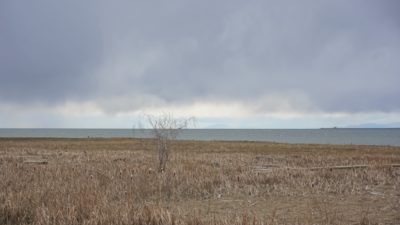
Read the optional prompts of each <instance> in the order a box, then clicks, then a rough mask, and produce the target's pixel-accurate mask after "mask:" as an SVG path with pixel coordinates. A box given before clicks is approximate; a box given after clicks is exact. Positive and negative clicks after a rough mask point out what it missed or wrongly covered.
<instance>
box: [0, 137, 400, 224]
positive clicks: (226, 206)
mask: <svg viewBox="0 0 400 225" xmlns="http://www.w3.org/2000/svg"><path fill="white" fill-rule="evenodd" d="M170 151H171V155H170V160H169V162H168V164H167V168H166V171H165V172H163V173H160V172H158V171H157V163H158V155H157V151H156V148H155V142H154V140H151V139H133V138H80V139H67V138H0V224H154V225H158V224H159V225H161V224H171V225H172V224H399V223H400V147H394V146H371V145H322V144H284V143H273V142H250V141H184V140H181V141H175V142H174V143H173V144H172V148H171V149H170Z"/></svg>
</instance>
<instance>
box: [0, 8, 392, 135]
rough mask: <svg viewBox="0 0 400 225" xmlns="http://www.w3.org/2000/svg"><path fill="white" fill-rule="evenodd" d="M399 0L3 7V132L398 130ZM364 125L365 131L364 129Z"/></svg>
mask: <svg viewBox="0 0 400 225" xmlns="http://www.w3.org/2000/svg"><path fill="white" fill-rule="evenodd" d="M399 11H400V1H397V0H379V1H376V0H335V1H327V0H304V1H289V0H279V1H278V0H275V1H273V0H262V1H261V0H254V1H236V0H229V1H228V0H220V1H209V0H203V1H194V0H170V1H155V0H149V1H132V0H129V1H128V0H125V1H124V0H116V1H105V0H104V1H103V0H85V1H82V0H69V1H54V0H37V1H21V0H2V1H0V127H3V128H6V127H7V128H132V127H135V126H138V124H142V122H143V118H144V116H143V115H147V114H156V115H157V114H159V113H166V112H167V113H171V114H173V115H174V116H175V117H176V118H187V117H192V116H194V117H195V118H196V119H197V126H198V128H319V127H333V126H337V127H351V126H363V124H364V125H365V124H372V125H373V126H378V127H379V126H382V127H385V126H398V125H399V124H400V123H399V122H400V101H399V99H400V88H399V84H400V63H399V59H400V14H399V13H398V12H399ZM372 125H371V126H372Z"/></svg>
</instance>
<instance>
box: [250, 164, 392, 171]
mask: <svg viewBox="0 0 400 225" xmlns="http://www.w3.org/2000/svg"><path fill="white" fill-rule="evenodd" d="M376 166H377V167H383V168H387V167H400V164H384V165H348V166H325V167H309V168H305V167H275V166H274V167H271V166H270V165H267V166H266V167H262V166H258V167H255V168H254V169H253V170H254V171H272V170H276V169H286V170H343V169H366V168H370V167H376Z"/></svg>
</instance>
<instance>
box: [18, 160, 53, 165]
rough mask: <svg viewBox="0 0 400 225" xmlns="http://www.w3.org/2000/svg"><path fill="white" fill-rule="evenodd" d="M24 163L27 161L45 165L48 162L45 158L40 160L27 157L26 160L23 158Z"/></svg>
mask: <svg viewBox="0 0 400 225" xmlns="http://www.w3.org/2000/svg"><path fill="white" fill-rule="evenodd" d="M24 163H27V164H38V165H46V164H48V163H49V162H48V161H46V160H44V159H43V160H41V159H27V160H25V161H24Z"/></svg>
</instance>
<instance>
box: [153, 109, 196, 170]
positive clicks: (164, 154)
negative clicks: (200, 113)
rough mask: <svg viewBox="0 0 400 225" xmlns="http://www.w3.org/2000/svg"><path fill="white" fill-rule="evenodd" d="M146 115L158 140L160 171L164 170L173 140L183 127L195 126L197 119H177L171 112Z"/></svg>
mask: <svg viewBox="0 0 400 225" xmlns="http://www.w3.org/2000/svg"><path fill="white" fill-rule="evenodd" d="M146 117H147V121H148V123H149V124H150V126H151V129H152V132H153V135H154V137H155V139H156V142H157V145H156V146H157V151H158V158H159V165H158V171H159V172H164V171H165V169H166V165H167V162H168V160H169V154H170V151H171V144H172V141H174V140H175V139H176V138H177V136H178V135H179V133H180V132H181V131H182V129H185V128H188V127H192V126H194V125H195V119H194V117H190V118H186V119H177V118H174V117H173V116H172V114H170V113H163V114H161V115H159V116H155V115H147V116H146Z"/></svg>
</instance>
